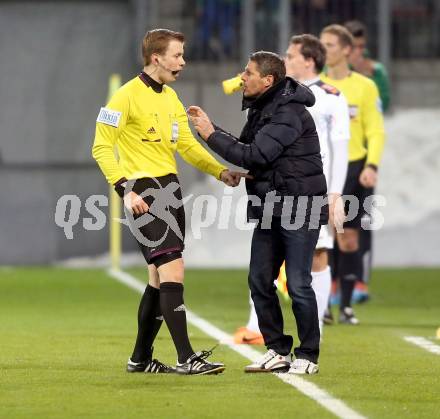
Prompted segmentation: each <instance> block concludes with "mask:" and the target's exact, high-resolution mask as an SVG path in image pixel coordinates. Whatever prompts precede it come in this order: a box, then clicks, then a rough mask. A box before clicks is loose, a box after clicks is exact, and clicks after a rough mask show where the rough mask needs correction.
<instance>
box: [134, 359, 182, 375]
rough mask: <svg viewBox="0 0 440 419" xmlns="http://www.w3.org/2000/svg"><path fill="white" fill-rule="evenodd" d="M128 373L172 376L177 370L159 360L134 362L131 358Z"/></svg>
mask: <svg viewBox="0 0 440 419" xmlns="http://www.w3.org/2000/svg"><path fill="white" fill-rule="evenodd" d="M127 372H145V373H151V374H172V373H175V372H176V370H175V369H174V368H173V367H169V366H168V365H165V364H163V363H162V362H160V361H158V360H157V359H150V360H148V361H144V362H133V361H132V360H131V358H129V359H128V362H127Z"/></svg>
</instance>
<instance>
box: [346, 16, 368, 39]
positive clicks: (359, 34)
mask: <svg viewBox="0 0 440 419" xmlns="http://www.w3.org/2000/svg"><path fill="white" fill-rule="evenodd" d="M344 26H345V27H346V28H347V29H348V30H349V31H350V33H351V34H352V35H353V36H354V37H355V38H366V37H367V27H366V26H365V25H364V24H363V23H362V22H360V21H359V20H350V21H348V22H345V23H344Z"/></svg>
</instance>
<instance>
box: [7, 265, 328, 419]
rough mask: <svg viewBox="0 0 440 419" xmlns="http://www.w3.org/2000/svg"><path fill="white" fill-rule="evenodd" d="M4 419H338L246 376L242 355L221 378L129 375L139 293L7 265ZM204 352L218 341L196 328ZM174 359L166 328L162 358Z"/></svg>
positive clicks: (95, 276) (97, 274) (277, 384)
mask: <svg viewBox="0 0 440 419" xmlns="http://www.w3.org/2000/svg"><path fill="white" fill-rule="evenodd" d="M0 291H1V292H0V319H1V322H0V341H1V351H0V417H2V418H3V417H4V418H8V419H9V418H29V417H32V418H60V417H63V418H77V417H83V418H118V419H119V418H145V417H148V418H158V419H159V418H160V419H162V418H174V417H179V418H191V419H192V418H194V419H196V418H208V419H210V418H212V419H224V418H228V417H237V418H249V419H251V418H252V419H255V418H256V417H272V418H287V417H291V416H293V415H295V416H297V415H299V414H300V415H301V417H302V418H316V417H320V418H321V417H322V418H331V417H334V416H333V415H331V414H330V413H328V412H327V411H326V410H325V409H323V408H322V407H321V406H319V405H317V404H316V403H314V402H313V401H312V400H309V399H307V398H305V397H304V396H302V395H301V394H299V393H298V392H297V391H295V389H293V388H289V387H288V386H286V385H285V384H283V383H282V382H281V381H278V380H277V379H275V378H274V377H267V376H264V377H256V376H253V377H249V376H246V375H245V374H243V373H242V367H243V358H242V357H241V356H239V355H238V354H235V353H234V352H232V351H230V350H229V349H228V348H225V347H222V346H220V347H218V348H217V349H216V351H215V358H216V359H218V360H222V361H224V362H225V363H226V364H227V365H228V371H227V373H225V374H222V375H219V376H214V377H209V376H206V377H180V376H174V375H173V376H169V375H167V376H164V375H145V374H134V375H133V374H127V373H125V362H126V360H127V358H128V356H129V355H130V353H131V350H132V344H133V341H134V337H135V333H136V313H137V307H138V303H139V296H138V295H137V294H136V293H134V292H132V291H131V290H130V289H128V288H126V287H123V286H122V285H120V284H118V283H117V282H115V281H114V280H112V279H110V278H109V277H108V276H107V274H106V273H105V272H103V271H100V270H89V269H87V270H67V269H58V268H56V269H55V268H48V269H46V268H20V269H10V270H3V269H1V268H0ZM189 331H190V335H191V341H192V342H193V345H194V347H195V349H197V350H199V349H208V348H210V347H212V346H213V345H214V344H215V340H213V339H211V338H209V337H207V336H206V335H205V334H203V333H201V332H200V331H199V330H198V329H196V328H194V327H192V326H190V328H189ZM154 355H155V356H156V357H158V358H160V359H161V360H163V361H164V362H167V363H175V361H176V354H175V350H174V348H173V345H172V341H171V339H170V336H169V332H168V330H167V328H166V326H164V327H163V328H162V330H161V331H160V333H159V336H158V338H157V340H156V343H155V354H154Z"/></svg>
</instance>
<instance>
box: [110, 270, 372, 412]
mask: <svg viewBox="0 0 440 419" xmlns="http://www.w3.org/2000/svg"><path fill="white" fill-rule="evenodd" d="M108 273H109V275H110V276H111V277H112V278H114V279H116V280H117V281H119V282H122V283H123V284H125V285H127V286H128V287H130V288H132V289H134V290H136V291H138V292H140V293H141V294H142V293H143V292H144V290H145V284H143V283H142V282H140V281H139V280H137V279H136V278H135V277H133V276H132V275H130V274H128V273H126V272H123V271H119V270H113V269H110V270H109V271H108ZM186 318H187V320H188V323H190V324H192V325H193V326H195V327H197V328H198V329H200V330H201V331H202V332H203V333H205V334H206V335H208V336H211V337H212V338H214V339H216V340H218V341H220V343H222V344H224V345H226V346H228V347H229V348H231V349H232V350H234V351H235V352H237V353H239V354H240V355H242V356H243V357H244V358H247V359H249V360H250V361H252V362H254V361H256V360H257V359H259V358H260V357H261V352H258V351H257V350H255V349H253V348H251V347H249V346H247V345H237V344H235V343H233V339H232V336H231V335H229V334H227V333H225V332H223V330H221V329H219V328H218V327H216V326H214V325H213V324H211V323H209V322H208V321H206V320H204V319H202V318H201V317H199V316H197V314H194V313H193V312H192V311H189V310H187V311H186ZM274 375H275V376H276V377H278V378H279V379H280V380H282V381H284V382H285V383H287V384H290V385H291V386H293V387H295V388H296V389H297V390H298V391H300V392H301V393H303V394H305V395H306V396H308V397H310V398H311V399H313V400H314V401H316V402H317V403H319V404H320V405H321V406H322V407H324V408H325V409H327V410H329V411H330V412H332V413H333V414H334V415H335V416H337V417H339V418H341V419H366V417H365V416H363V415H361V414H360V413H357V412H356V411H355V410H353V409H351V408H350V407H348V406H347V405H346V404H345V403H344V402H343V401H341V400H338V399H336V398H334V397H333V396H331V395H330V394H329V393H327V392H326V391H325V390H322V389H321V388H319V387H318V386H317V385H316V384H313V383H311V382H310V381H307V380H305V379H303V378H301V377H299V376H296V375H291V374H286V373H285V374H274Z"/></svg>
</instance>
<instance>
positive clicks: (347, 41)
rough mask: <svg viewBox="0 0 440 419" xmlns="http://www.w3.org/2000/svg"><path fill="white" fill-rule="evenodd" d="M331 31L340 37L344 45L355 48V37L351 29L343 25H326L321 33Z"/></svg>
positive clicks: (340, 41)
mask: <svg viewBox="0 0 440 419" xmlns="http://www.w3.org/2000/svg"><path fill="white" fill-rule="evenodd" d="M325 33H329V34H331V35H335V36H337V37H338V40H339V43H340V44H341V46H342V47H350V48H353V45H354V39H353V35H352V34H351V33H350V31H349V30H348V29H347V28H345V27H344V26H342V25H336V24H334V25H329V26H326V27H325V28H324V29H323V30H322V31H321V35H323V34H325Z"/></svg>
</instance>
